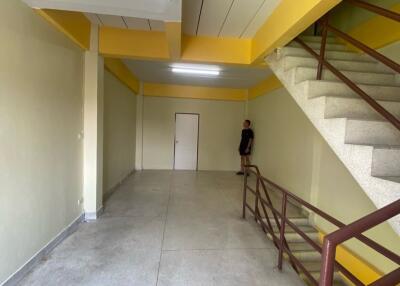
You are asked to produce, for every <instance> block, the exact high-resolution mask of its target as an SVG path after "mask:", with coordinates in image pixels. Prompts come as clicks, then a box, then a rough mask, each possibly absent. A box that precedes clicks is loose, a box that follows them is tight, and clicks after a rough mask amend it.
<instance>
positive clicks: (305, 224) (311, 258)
mask: <svg viewBox="0 0 400 286" xmlns="http://www.w3.org/2000/svg"><path fill="white" fill-rule="evenodd" d="M264 221H265V223H266V220H265V219H264ZM290 221H291V222H293V223H294V224H295V225H296V226H297V227H299V228H300V229H301V230H302V231H304V232H305V233H306V234H307V236H308V237H310V238H311V239H313V240H314V241H315V242H317V243H318V244H319V245H321V243H320V241H319V234H318V231H317V230H316V229H315V228H314V227H312V226H311V225H310V223H309V220H308V218H306V217H296V218H290ZM271 224H272V227H273V228H274V229H275V230H276V235H277V236H279V229H278V228H277V226H276V223H275V221H274V220H272V221H271ZM267 236H268V237H269V238H270V239H271V240H272V236H271V235H270V234H268V235H267ZM285 238H286V241H287V242H288V244H289V248H290V249H291V251H292V252H293V254H294V256H296V258H297V259H298V260H299V261H300V262H301V263H302V264H303V266H304V267H305V268H306V269H307V270H308V271H309V272H310V273H311V275H312V276H313V277H314V278H315V279H316V280H317V281H319V276H320V271H321V254H320V253H319V252H318V251H316V250H315V249H313V248H312V246H311V245H310V244H308V243H307V242H305V240H304V239H303V238H302V237H301V236H300V235H299V234H297V233H296V232H295V231H294V230H293V229H292V228H291V227H290V226H287V228H286V232H285ZM286 258H288V257H287V256H286ZM300 277H301V278H302V279H303V280H304V281H305V282H306V283H307V284H309V285H312V284H311V283H309V282H308V279H307V278H306V276H305V275H304V274H300ZM333 285H334V286H345V285H347V284H346V283H345V282H344V279H343V278H342V276H341V275H340V274H339V272H338V271H335V274H334V284H333Z"/></svg>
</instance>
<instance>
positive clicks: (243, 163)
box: [236, 155, 246, 175]
mask: <svg viewBox="0 0 400 286" xmlns="http://www.w3.org/2000/svg"><path fill="white" fill-rule="evenodd" d="M245 160H246V159H245V157H244V156H242V155H240V171H239V172H237V173H236V174H237V175H243V174H244V165H245V163H246V162H245Z"/></svg>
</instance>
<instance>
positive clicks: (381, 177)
mask: <svg viewBox="0 0 400 286" xmlns="http://www.w3.org/2000/svg"><path fill="white" fill-rule="evenodd" d="M374 177H377V178H380V179H382V180H387V181H392V182H395V183H400V177H384V176H374Z"/></svg>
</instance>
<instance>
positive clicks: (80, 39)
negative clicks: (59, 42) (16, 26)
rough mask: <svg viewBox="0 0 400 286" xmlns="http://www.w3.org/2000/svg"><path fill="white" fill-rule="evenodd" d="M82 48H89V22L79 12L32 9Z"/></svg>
mask: <svg viewBox="0 0 400 286" xmlns="http://www.w3.org/2000/svg"><path fill="white" fill-rule="evenodd" d="M34 11H36V12H37V13H38V14H39V15H40V16H42V17H43V18H44V19H45V20H47V21H48V22H49V23H50V24H51V25H53V26H54V27H55V28H56V29H58V30H59V31H60V32H62V33H63V34H65V35H66V36H67V37H68V38H70V39H71V40H72V41H73V42H74V43H75V44H77V45H78V46H79V47H80V48H82V49H83V50H89V49H90V32H91V23H90V21H89V20H88V19H87V18H86V16H85V15H84V14H83V13H81V12H73V11H62V10H51V9H34Z"/></svg>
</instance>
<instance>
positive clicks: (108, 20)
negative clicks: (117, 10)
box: [85, 13, 165, 31]
mask: <svg viewBox="0 0 400 286" xmlns="http://www.w3.org/2000/svg"><path fill="white" fill-rule="evenodd" d="M85 15H86V17H87V18H88V19H89V20H90V21H91V22H92V23H94V24H98V25H100V26H107V27H115V28H122V29H134V30H144V31H164V30H165V27H164V22H163V21H159V20H150V19H143V18H134V17H121V16H113V15H100V14H94V13H85Z"/></svg>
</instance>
